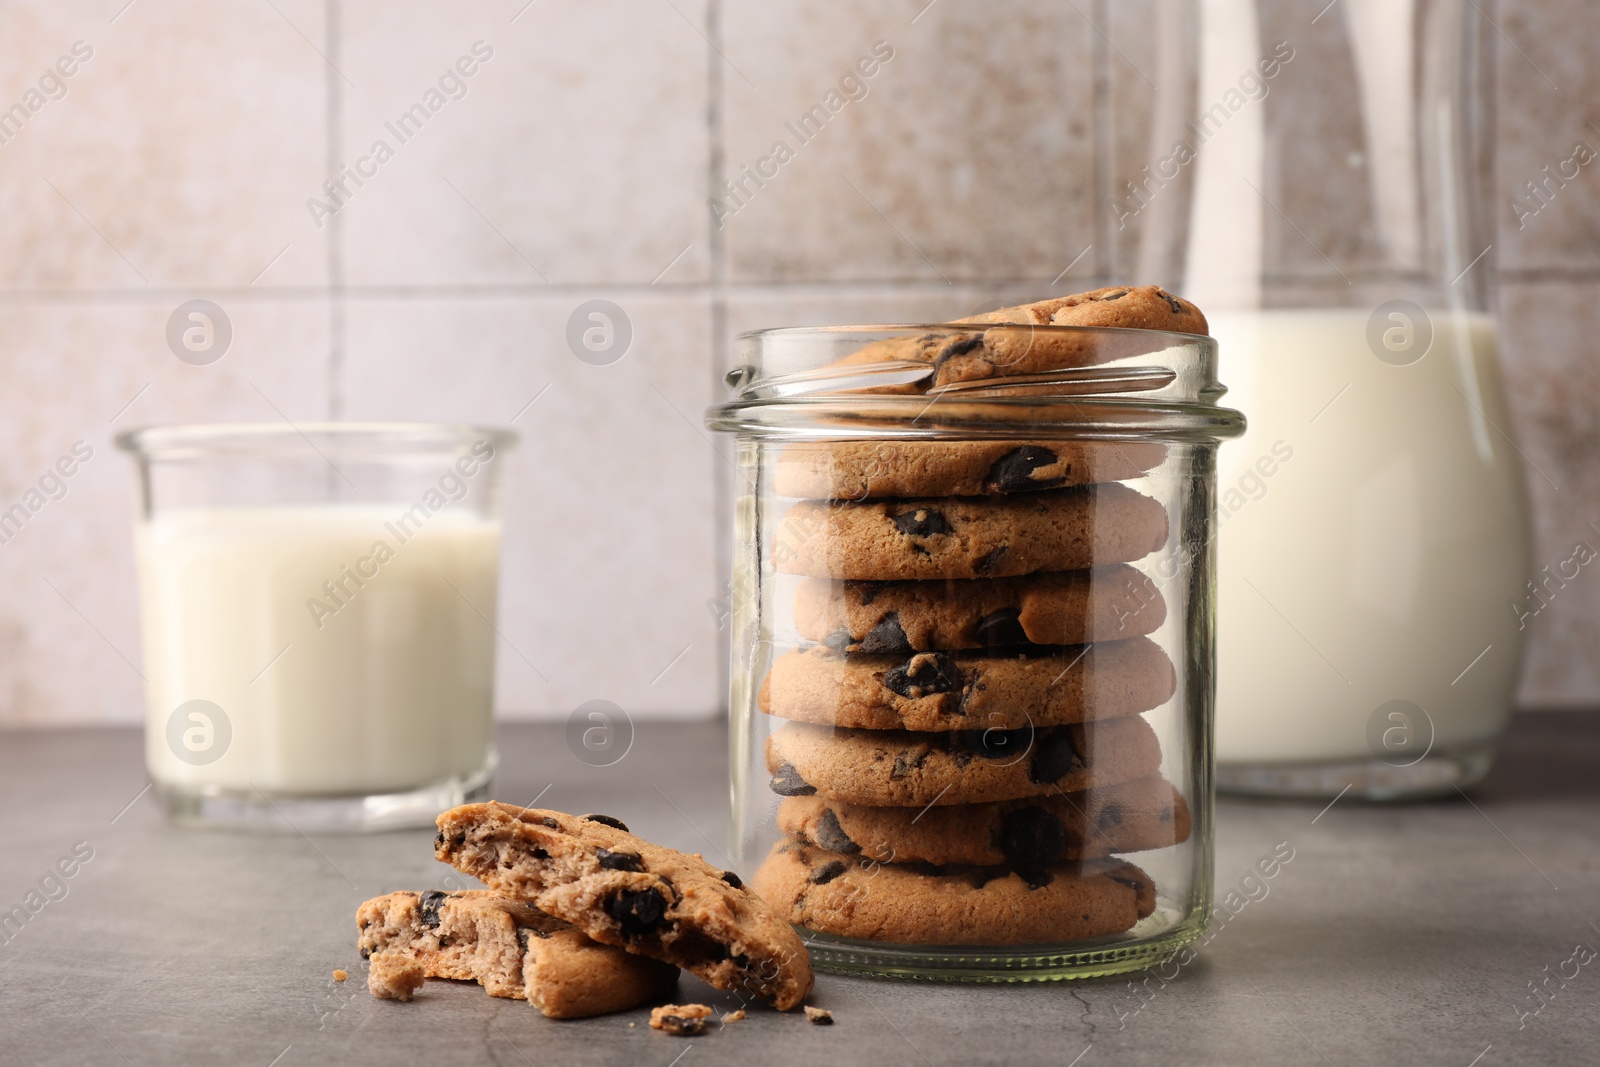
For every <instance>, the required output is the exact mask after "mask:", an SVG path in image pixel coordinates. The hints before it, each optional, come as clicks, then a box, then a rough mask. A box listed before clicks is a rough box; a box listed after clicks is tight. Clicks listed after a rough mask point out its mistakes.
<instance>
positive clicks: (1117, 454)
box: [754, 287, 1205, 945]
mask: <svg viewBox="0 0 1600 1067" xmlns="http://www.w3.org/2000/svg"><path fill="white" fill-rule="evenodd" d="M1120 301H1125V304H1123V308H1124V309H1125V310H1126V312H1127V313H1126V314H1124V315H1123V316H1122V318H1123V320H1124V321H1123V322H1122V323H1120V324H1123V325H1130V326H1138V327H1144V328H1162V329H1170V330H1177V331H1180V332H1191V333H1203V332H1205V323H1204V319H1203V318H1201V317H1200V315H1199V312H1198V311H1197V310H1195V309H1194V308H1193V306H1192V305H1190V304H1187V303H1185V302H1183V301H1179V300H1177V299H1176V298H1174V297H1171V296H1169V295H1168V294H1166V293H1164V292H1162V291H1161V290H1159V289H1155V288H1153V287H1147V288H1145V289H1131V290H1130V289H1119V290H1100V291H1097V292H1096V293H1090V294H1083V295H1082V296H1079V297H1071V298H1064V299H1062V300H1057V301H1049V302H1046V303H1044V304H1039V305H1030V306H1028V307H1024V308H1013V309H1006V310H1004V311H1002V312H997V313H993V315H991V316H986V317H985V321H988V322H1041V321H1042V322H1052V323H1057V324H1073V322H1074V319H1073V315H1074V314H1076V315H1077V317H1078V318H1081V319H1087V320H1093V321H1090V322H1089V324H1092V325H1107V324H1112V325H1115V324H1119V323H1106V322H1102V321H1099V320H1101V319H1105V318H1108V317H1110V313H1109V312H1108V310H1107V308H1106V307H1105V306H1103V305H1108V304H1113V303H1115V302H1120ZM1015 333H1016V331H1003V330H996V331H969V332H955V331H951V332H948V333H938V334H927V335H923V336H921V337H918V338H915V339H911V340H907V341H905V342H901V341H899V340H896V341H895V342H892V343H894V344H896V345H898V346H899V350H898V351H896V352H895V353H892V355H893V358H896V359H900V360H904V359H906V358H913V359H925V360H927V361H929V362H932V363H933V364H934V366H935V368H936V374H935V375H934V383H937V382H939V381H942V380H947V379H950V380H958V381H963V380H964V381H970V380H973V379H979V380H981V379H984V378H987V377H994V376H1004V375H1008V374H1010V375H1015V374H1024V373H1025V374H1031V375H1037V374H1039V373H1041V372H1048V371H1050V370H1054V369H1061V368H1063V367H1072V366H1075V365H1083V364H1086V363H1088V362H1095V361H1097V360H1096V357H1095V355H1094V351H1093V349H1092V346H1088V345H1086V344H1085V343H1084V342H1083V341H1082V340H1081V339H1080V338H1078V337H1064V336H1063V335H1053V336H1052V337H1051V338H1050V339H1049V342H1048V343H1046V342H1045V341H1037V342H1035V343H1033V344H1030V345H1029V346H1028V348H1027V349H1026V351H1024V353H1023V356H1021V357H1019V356H1017V355H1016V353H1015V352H1010V353H1008V352H1007V351H1006V349H1005V346H1006V345H1007V344H1008V343H1011V342H1014V340H1015ZM908 345H909V346H910V347H911V348H912V349H914V351H908V348H907V346H908ZM881 356H882V354H881V353H880V354H878V355H872V356H862V357H861V358H860V359H856V358H855V357H852V359H851V360H847V362H851V361H855V362H872V361H873V360H881ZM1041 360H1042V361H1043V362H1042V363H1041ZM1075 361H1076V362H1075ZM921 388H923V389H926V388H927V384H924V385H923V386H922V387H921ZM1165 458H1166V449H1165V447H1164V446H1162V445H1159V444H1154V443H1150V442H1109V441H1096V440H1071V441H1069V440H1048V439H1034V440H1029V439H1026V438H1023V439H1013V440H942V441H924V440H901V439H897V440H885V441H867V442H850V441H835V442H823V443H816V444H801V445H791V446H788V447H787V448H786V449H785V450H784V452H783V453H782V454H781V455H780V456H779V458H778V460H777V462H776V464H775V474H774V479H773V487H774V491H775V493H776V494H777V495H778V496H780V497H793V498H798V502H797V503H795V504H794V505H793V506H792V507H791V508H790V509H789V511H788V513H787V515H786V517H785V519H784V521H783V522H782V523H781V525H780V526H779V530H778V533H777V535H776V536H777V540H776V541H775V543H773V544H772V545H771V548H770V556H771V558H772V559H773V560H774V562H775V565H776V568H777V570H778V572H779V574H780V575H783V576H786V577H784V578H783V579H782V582H783V584H784V587H785V588H784V592H783V595H782V599H785V600H787V601H789V602H792V608H793V615H794V633H795V635H796V637H797V638H798V639H799V641H798V643H797V645H796V647H794V648H793V649H792V650H790V651H787V652H784V653H783V654H782V655H780V656H778V658H777V659H776V660H775V661H774V663H773V665H772V669H771V671H770V673H769V674H768V676H767V678H766V679H765V681H764V682H763V684H762V685H761V688H760V692H759V697H758V700H759V706H760V709H761V710H762V711H763V712H766V713H767V714H769V715H771V716H774V717H775V718H777V719H780V720H785V721H783V722H782V723H781V724H778V725H776V727H775V729H774V730H773V731H772V733H771V736H770V737H769V739H768V742H767V750H766V755H767V766H768V769H769V770H770V772H771V774H772V779H771V788H772V790H773V791H774V792H776V793H777V794H779V796H780V797H781V798H782V799H781V801H780V802H779V804H778V806H777V823H778V828H779V830H780V831H781V833H782V835H783V840H782V841H781V842H780V843H779V844H778V845H777V846H776V847H775V849H774V851H773V853H772V854H771V856H770V857H769V858H768V859H767V861H766V862H765V863H764V864H763V866H762V867H761V869H760V871H759V872H758V873H757V875H756V878H755V880H754V884H755V888H756V890H757V891H758V892H760V893H761V895H762V896H763V897H764V898H766V900H767V901H768V902H769V903H771V904H772V905H773V906H774V907H775V908H777V909H778V910H779V912H780V913H782V914H785V915H787V917H788V918H789V919H790V920H791V921H793V922H796V923H799V924H801V925H803V926H806V927H808V928H810V929H812V930H815V931H818V932H822V933H827V934H833V935H839V936H845V937H856V938H863V939H871V940H880V941H891V942H902V943H916V944H944V945H979V944H982V945H1025V944H1027V945H1045V944H1060V943H1063V942H1070V941H1078V940H1082V939H1086V938H1093V937H1099V936H1105V935H1111V934H1116V933H1120V932H1122V931H1125V930H1128V929H1129V928H1131V927H1132V926H1134V925H1135V924H1136V923H1137V922H1138V921H1139V920H1140V919H1142V918H1144V917H1145V916H1147V915H1149V914H1150V913H1151V912H1152V911H1153V909H1154V907H1155V897H1156V887H1155V885H1154V884H1153V882H1152V880H1151V878H1150V877H1149V875H1147V874H1146V873H1145V872H1144V871H1143V870H1141V869H1140V868H1139V867H1137V866H1135V865H1134V864H1132V863H1129V862H1127V861H1126V860H1125V859H1121V858H1119V857H1121V856H1122V855H1123V854H1126V853H1131V852H1138V851H1141V850H1146V849H1155V848H1162V847H1166V846H1170V845H1172V844H1175V843H1177V842H1180V841H1183V840H1185V839H1186V838H1187V837H1188V834H1189V818H1190V815H1189V809H1188V807H1187V805H1186V804H1185V802H1184V798H1183V796H1182V794H1181V792H1180V791H1179V790H1178V789H1176V788H1175V787H1174V786H1173V785H1172V784H1171V783H1170V782H1168V781H1167V780H1166V779H1165V778H1163V777H1162V775H1161V773H1160V767H1161V747H1160V744H1159V741H1158V739H1157V735H1156V732H1155V730H1154V729H1153V728H1152V726H1151V725H1150V723H1149V722H1148V721H1147V720H1146V718H1145V717H1144V713H1145V712H1148V711H1151V710H1152V709H1155V708H1158V707H1160V706H1161V705H1163V704H1165V703H1166V702H1167V701H1168V700H1169V699H1170V698H1171V697H1172V696H1173V694H1174V691H1175V688H1176V673H1175V671H1174V668H1173V665H1172V662H1171V660H1170V659H1169V657H1168V656H1167V654H1166V653H1165V652H1164V651H1163V649H1162V648H1161V647H1160V645H1159V644H1157V643H1156V641H1154V640H1152V638H1151V636H1150V635H1152V634H1155V633H1156V632H1157V631H1158V629H1159V628H1160V627H1161V626H1162V624H1163V623H1164V622H1165V621H1166V617H1167V611H1166V604H1165V602H1164V600H1163V598H1162V596H1161V594H1160V591H1159V590H1158V589H1157V588H1156V587H1155V586H1154V584H1153V583H1152V582H1151V581H1150V580H1149V578H1148V577H1146V576H1145V575H1144V574H1143V573H1142V572H1140V571H1139V570H1138V569H1137V568H1135V567H1133V566H1131V564H1133V563H1135V562H1136V561H1138V560H1140V559H1142V558H1144V557H1146V556H1148V555H1149V554H1151V553H1153V552H1156V551H1158V550H1159V549H1161V548H1162V547H1163V546H1164V545H1165V544H1166V542H1167V538H1168V533H1169V531H1168V516H1167V513H1166V510H1165V509H1164V508H1163V507H1162V505H1161V503H1160V502H1158V501H1157V500H1156V499H1153V498H1152V497H1151V496H1149V495H1146V494H1144V493H1140V492H1138V491H1137V490H1136V489H1134V488H1130V487H1129V486H1128V485H1126V484H1122V483H1124V482H1130V481H1132V482H1134V483H1135V484H1137V481H1138V479H1141V478H1143V477H1145V476H1146V475H1147V474H1148V473H1150V472H1151V471H1153V470H1154V469H1155V468H1157V467H1158V466H1159V465H1160V464H1161V463H1162V462H1163V460H1164V459H1165ZM787 576H792V577H787Z"/></svg>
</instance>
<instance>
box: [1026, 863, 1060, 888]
mask: <svg viewBox="0 0 1600 1067" xmlns="http://www.w3.org/2000/svg"><path fill="white" fill-rule="evenodd" d="M1017 877H1018V878H1021V879H1022V880H1023V881H1024V882H1026V883H1027V884H1028V888H1029V889H1043V888H1044V887H1045V886H1047V885H1049V884H1050V880H1051V879H1052V878H1054V877H1055V875H1053V874H1051V873H1050V872H1049V871H1041V870H1028V869H1026V868H1024V869H1021V870H1018V871H1017Z"/></svg>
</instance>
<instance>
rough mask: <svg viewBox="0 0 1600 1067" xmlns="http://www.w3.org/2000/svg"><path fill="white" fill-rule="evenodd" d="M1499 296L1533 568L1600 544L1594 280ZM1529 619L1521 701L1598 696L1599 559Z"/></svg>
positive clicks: (1599, 383)
mask: <svg viewBox="0 0 1600 1067" xmlns="http://www.w3.org/2000/svg"><path fill="white" fill-rule="evenodd" d="M1501 304H1502V331H1503V341H1504V348H1505V356H1504V365H1505V372H1506V385H1507V387H1508V389H1509V391H1510V400H1511V407H1512V412H1513V414H1514V416H1515V418H1516V424H1517V427H1516V430H1517V437H1518V441H1519V444H1520V445H1521V447H1522V451H1523V453H1524V454H1525V455H1526V456H1527V458H1528V461H1529V463H1531V464H1532V465H1533V466H1534V467H1536V468H1537V470H1536V471H1530V472H1529V474H1528V478H1527V482H1528V491H1529V495H1530V496H1531V498H1532V502H1533V513H1534V544H1535V548H1534V558H1533V569H1534V570H1535V571H1537V570H1538V569H1539V568H1540V567H1543V566H1544V565H1546V564H1549V565H1551V566H1552V567H1554V566H1555V565H1556V564H1557V563H1558V562H1560V561H1561V560H1565V559H1566V558H1567V557H1568V556H1570V555H1571V554H1572V550H1573V548H1574V546H1575V545H1576V544H1577V543H1578V542H1583V543H1585V544H1587V545H1588V546H1589V547H1590V548H1591V549H1592V550H1594V551H1597V552H1600V529H1596V525H1597V524H1600V465H1597V464H1596V462H1595V458H1596V457H1597V456H1600V406H1597V404H1596V398H1597V397H1600V342H1597V341H1596V338H1597V337H1600V311H1597V310H1596V308H1597V306H1600V283H1595V282H1585V283H1578V284H1570V283H1562V282H1544V283H1540V284H1536V285H1510V286H1507V287H1506V290H1505V292H1504V294H1503V296H1502V300H1501ZM1539 472H1542V474H1541V473H1539ZM1546 478H1548V481H1547V480H1546ZM1552 483H1554V484H1553V485H1552ZM1530 577H1531V575H1530ZM1528 625H1529V629H1530V630H1531V631H1532V634H1531V640H1530V645H1529V650H1528V658H1527V662H1526V664H1525V666H1524V670H1523V679H1522V688H1521V692H1520V700H1521V702H1522V703H1523V704H1525V705H1530V706H1542V705H1560V704H1584V705H1590V706H1592V705H1593V704H1595V702H1596V700H1597V699H1600V661H1597V660H1596V658H1595V655H1594V650H1595V648H1596V647H1600V563H1597V564H1590V565H1589V566H1587V567H1584V568H1583V569H1582V570H1581V571H1580V572H1579V576H1578V577H1577V578H1576V579H1574V580H1573V581H1572V582H1570V583H1569V584H1568V585H1567V587H1566V588H1563V589H1561V590H1559V592H1558V593H1557V594H1556V595H1555V597H1554V598H1553V599H1551V601H1550V603H1549V606H1548V607H1546V608H1545V609H1543V610H1542V611H1540V612H1539V614H1538V615H1537V616H1536V617H1535V618H1533V619H1532V620H1531V621H1530V622H1529V624H1528Z"/></svg>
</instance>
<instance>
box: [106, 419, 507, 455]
mask: <svg viewBox="0 0 1600 1067" xmlns="http://www.w3.org/2000/svg"><path fill="white" fill-rule="evenodd" d="M112 440H113V443H114V444H115V445H116V446H117V447H118V448H119V449H121V450H123V451H124V452H130V453H132V454H133V455H135V456H137V457H138V458H141V459H146V460H185V459H201V458H208V457H220V456H235V457H237V456H257V457H262V458H272V457H276V456H282V455H288V454H290V453H292V452H298V451H299V450H300V449H303V448H304V447H305V446H306V445H307V444H310V445H311V447H313V448H316V447H317V446H318V444H319V443H320V444H322V445H325V446H329V447H332V448H334V449H336V450H337V451H338V452H339V453H340V454H341V455H345V456H350V455H365V456H371V457H374V458H384V457H394V456H404V455H428V454H438V453H450V452H457V451H460V450H462V449H463V448H470V447H471V446H472V444H474V443H475V442H477V441H488V442H489V443H490V444H491V446H493V447H494V448H496V449H500V448H511V447H513V446H515V445H516V443H517V435H516V433H515V432H514V431H512V430H509V429H505V428H502V427H496V426H482V425H476V424H471V423H428V422H301V423H289V422H232V423H174V424H170V425H164V426H143V427H137V428H135V429H131V430H125V431H123V432H122V433H119V434H117V436H116V437H115V438H113V439H112Z"/></svg>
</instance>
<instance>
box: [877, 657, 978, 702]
mask: <svg viewBox="0 0 1600 1067" xmlns="http://www.w3.org/2000/svg"><path fill="white" fill-rule="evenodd" d="M883 687H884V688H885V689H887V690H889V691H890V692H891V693H896V694H898V695H900V696H903V697H907V698H910V699H916V698H918V697H925V696H932V695H933V694H935V693H949V692H953V691H954V690H957V689H960V688H961V668H960V667H957V666H956V661H955V660H953V659H951V658H950V657H949V656H947V655H945V654H944V653H943V652H919V653H918V654H917V655H915V656H912V657H911V658H910V659H908V660H906V661H905V662H904V663H903V664H901V665H900V666H898V667H896V668H894V669H893V670H890V671H887V672H885V674H884V676H883Z"/></svg>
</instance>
